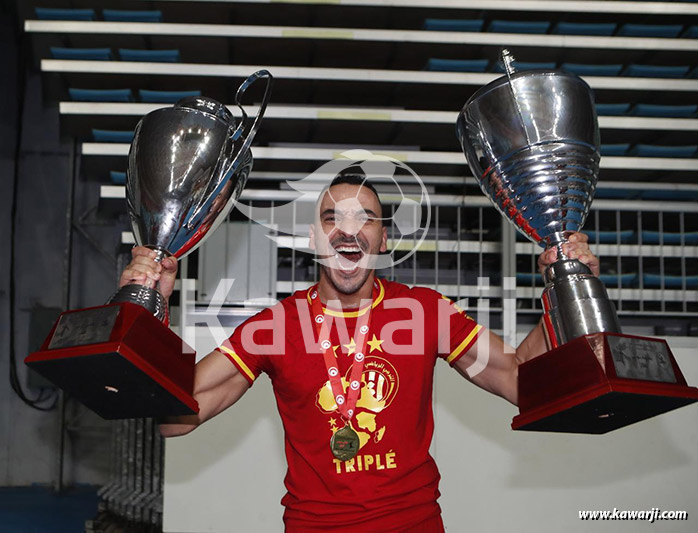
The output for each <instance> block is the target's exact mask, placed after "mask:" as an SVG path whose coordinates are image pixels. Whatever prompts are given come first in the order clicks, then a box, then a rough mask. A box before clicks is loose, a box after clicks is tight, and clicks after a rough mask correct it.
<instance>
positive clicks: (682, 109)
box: [630, 104, 698, 117]
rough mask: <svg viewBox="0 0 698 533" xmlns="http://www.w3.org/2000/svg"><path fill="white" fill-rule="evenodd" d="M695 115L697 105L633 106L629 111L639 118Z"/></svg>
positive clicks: (697, 108)
mask: <svg viewBox="0 0 698 533" xmlns="http://www.w3.org/2000/svg"><path fill="white" fill-rule="evenodd" d="M697 113H698V105H659V104H635V106H633V108H632V109H631V111H630V114H631V115H636V116H639V117H694V116H696V114H697Z"/></svg>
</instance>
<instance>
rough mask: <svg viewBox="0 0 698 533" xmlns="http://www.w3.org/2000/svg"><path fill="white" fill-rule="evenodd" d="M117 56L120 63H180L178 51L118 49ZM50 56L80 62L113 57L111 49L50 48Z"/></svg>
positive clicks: (111, 58) (107, 59)
mask: <svg viewBox="0 0 698 533" xmlns="http://www.w3.org/2000/svg"><path fill="white" fill-rule="evenodd" d="M117 54H118V57H119V59H121V61H149V62H164V63H178V62H179V61H180V59H181V58H180V54H179V50H133V49H130V48H119V49H118V50H117ZM51 56H52V57H53V58H54V59H75V60H82V61H112V60H113V59H114V58H115V57H117V56H115V55H114V54H113V53H112V50H111V48H62V47H58V46H52V47H51Z"/></svg>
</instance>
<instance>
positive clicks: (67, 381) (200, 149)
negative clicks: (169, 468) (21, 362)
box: [25, 70, 272, 418]
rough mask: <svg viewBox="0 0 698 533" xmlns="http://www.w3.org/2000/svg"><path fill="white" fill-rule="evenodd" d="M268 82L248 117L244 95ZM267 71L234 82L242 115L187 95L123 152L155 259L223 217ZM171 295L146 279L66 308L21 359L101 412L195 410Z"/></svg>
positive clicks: (191, 246)
mask: <svg viewBox="0 0 698 533" xmlns="http://www.w3.org/2000/svg"><path fill="white" fill-rule="evenodd" d="M262 78H266V80H267V84H266V89H265V93H264V97H263V101H262V104H261V106H260V108H259V111H258V114H257V116H256V117H255V119H254V121H252V124H251V125H250V124H249V122H250V121H249V120H248V117H247V114H246V113H245V110H244V108H243V107H242V105H241V103H240V99H241V97H242V95H243V94H244V93H245V91H246V90H247V88H248V87H249V86H250V85H252V83H254V82H255V81H257V80H258V79H262ZM271 85H272V76H271V74H270V73H269V72H268V71H265V70H262V71H258V72H255V73H254V74H252V75H251V76H250V77H249V78H247V79H246V80H245V81H244V82H243V83H242V85H241V86H240V87H239V89H238V91H237V93H236V96H235V104H236V105H237V106H238V108H239V110H240V112H241V114H242V116H241V118H240V120H239V122H238V121H236V120H235V118H234V117H233V114H232V113H231V112H230V111H229V110H228V109H227V108H226V107H225V106H224V105H222V104H220V103H218V102H217V101H215V100H212V99H210V98H206V97H189V98H185V99H182V100H180V101H178V102H177V103H176V104H175V105H174V106H173V107H168V108H162V109H158V110H155V111H153V112H151V113H149V114H147V115H146V116H144V117H143V118H142V119H141V120H140V122H139V123H138V125H137V126H136V129H135V132H134V139H133V142H132V143H131V148H130V150H129V155H128V171H127V178H126V198H127V203H128V212H129V215H130V218H131V225H132V229H133V234H134V237H135V240H136V243H137V244H138V245H139V246H147V247H149V248H151V249H152V250H155V252H156V258H155V261H156V262H160V261H162V260H163V259H164V258H165V257H168V256H173V257H176V258H180V257H183V256H185V255H186V254H189V253H191V252H192V251H194V250H195V249H196V248H197V247H198V246H199V245H201V244H202V243H203V242H204V240H205V239H206V237H207V236H208V235H210V234H211V232H213V231H214V230H215V229H216V228H217V227H218V225H220V224H221V222H223V221H224V220H225V219H226V217H227V215H228V213H229V212H230V210H231V209H232V207H233V206H234V205H235V202H236V201H237V199H238V198H239V197H240V194H241V193H242V190H243V188H244V186H245V183H246V181H247V178H248V176H249V173H250V170H251V169H252V161H253V159H252V153H251V150H250V145H251V143H252V140H253V139H254V136H255V134H256V132H257V129H258V128H259V125H260V121H261V119H262V116H263V115H264V111H265V109H266V106H267V103H268V101H269V96H270V92H271ZM168 324H169V312H168V306H167V301H166V300H165V298H164V297H163V296H162V294H160V292H159V291H158V290H157V287H154V286H150V285H138V284H130V285H126V286H124V287H122V288H121V289H119V290H117V291H116V293H115V294H114V295H113V296H112V297H111V299H110V300H109V303H108V304H107V305H106V306H101V307H95V308H90V309H82V310H77V311H67V312H65V313H63V314H62V315H61V316H60V317H59V319H58V321H57V322H56V325H55V326H54V328H53V330H52V331H51V333H50V334H49V336H48V338H47V339H46V341H45V342H44V344H43V346H42V348H41V350H40V351H38V352H36V353H34V354H31V355H30V356H29V357H27V359H26V360H25V361H26V363H27V364H28V365H29V366H31V367H32V368H34V369H35V370H37V371H38V372H39V373H41V374H42V375H44V376H45V377H47V378H48V379H49V380H51V381H53V382H54V383H56V385H58V386H59V387H60V388H62V389H64V390H66V391H67V392H69V393H70V394H71V395H72V396H74V397H75V398H76V399H78V400H79V401H81V402H82V403H83V404H85V405H87V406H88V407H89V408H91V409H92V410H93V411H95V412H97V413H98V414H99V415H101V416H102V417H104V418H134V417H144V416H165V415H180V414H193V413H196V412H198V405H197V403H196V401H195V400H194V398H193V397H192V392H193V377H194V365H195V354H194V351H193V350H192V349H191V348H189V347H188V346H186V344H185V343H184V342H183V341H182V340H181V339H180V338H179V337H178V336H177V335H176V334H175V333H173V332H172V331H171V330H170V329H169V327H168Z"/></svg>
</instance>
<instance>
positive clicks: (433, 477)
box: [120, 174, 598, 533]
mask: <svg viewBox="0 0 698 533" xmlns="http://www.w3.org/2000/svg"><path fill="white" fill-rule="evenodd" d="M381 216H382V208H381V204H380V200H379V198H378V195H377V193H376V191H375V189H374V188H373V187H372V186H371V185H370V184H369V183H368V182H365V176H360V175H351V174H340V175H339V176H338V177H337V178H335V180H334V181H333V182H332V183H331V185H330V186H329V187H328V188H327V189H326V190H325V191H323V192H322V193H321V195H320V198H319V200H318V204H317V207H316V217H315V223H314V224H313V226H311V233H310V247H311V248H312V249H314V250H315V251H316V254H317V258H318V260H319V262H320V264H321V268H320V280H319V282H318V284H317V285H316V286H315V287H311V288H310V289H308V290H303V291H297V292H296V293H295V294H293V295H292V296H290V297H289V298H287V299H285V300H283V301H282V302H280V303H279V304H277V305H275V306H273V307H272V308H269V309H265V310H264V311H262V312H261V313H259V314H258V315H256V316H255V317H252V318H251V319H249V320H248V321H246V322H245V323H244V324H242V325H241V326H239V327H238V328H236V330H235V332H234V333H233V335H232V336H231V338H230V339H229V340H228V341H227V342H226V343H224V345H222V346H221V347H219V348H218V349H217V350H215V351H213V352H212V353H210V354H209V355H207V356H206V357H205V358H204V359H203V360H201V362H199V363H198V365H197V367H196V376H195V384H194V396H195V398H196V400H197V401H198V402H199V406H200V412H199V414H198V415H196V416H190V417H179V418H177V419H174V420H171V421H168V423H166V424H163V425H161V432H162V434H163V435H164V436H166V437H172V436H177V435H184V434H186V433H188V432H190V431H192V430H193V429H195V428H196V427H197V426H198V425H200V424H201V423H203V422H205V421H206V420H208V419H210V418H212V417H213V416H215V415H217V414H218V413H220V412H221V411H223V410H224V409H226V408H228V407H230V406H231V405H233V404H234V403H235V402H236V401H237V400H238V399H239V398H240V397H241V396H242V395H243V394H244V393H245V391H246V390H247V389H248V388H249V387H250V386H251V385H252V383H253V382H254V381H255V379H256V378H257V377H258V376H259V374H260V373H262V372H265V373H267V374H268V375H269V377H270V379H271V381H272V386H273V389H274V394H275V396H276V400H277V405H278V408H279V413H280V415H281V418H282V422H283V425H284V431H285V449H286V458H287V461H288V473H287V476H286V479H285V485H286V488H287V490H288V492H287V494H286V496H284V498H283V500H282V504H283V505H284V506H285V507H286V511H285V513H284V522H285V525H286V530H287V531H289V532H295V531H330V530H335V529H340V530H341V531H357V532H358V531H361V532H368V531H381V532H388V531H417V532H425V533H432V532H434V533H437V532H442V531H443V524H442V522H441V511H440V508H439V505H438V503H437V498H438V496H439V492H438V481H439V473H438V470H437V468H436V465H435V463H434V461H433V459H432V458H431V457H430V455H429V452H428V449H429V444H430V442H431V437H432V432H433V415H432V406H431V398H432V383H433V372H434V365H435V362H436V359H437V358H442V359H444V360H446V361H447V362H448V363H449V364H451V365H452V366H454V367H455V368H456V370H457V371H458V372H460V373H461V374H462V375H463V376H464V377H466V379H469V380H470V381H472V382H473V383H475V384H476V385H478V386H480V387H482V388H483V389H485V390H488V391H490V392H492V393H494V394H497V395H499V396H501V397H503V398H505V399H507V400H508V401H510V402H512V403H514V404H516V402H517V369H518V365H519V364H521V363H522V362H524V361H526V360H528V359H531V358H533V357H536V356H537V355H540V354H541V353H543V352H545V351H546V345H545V338H544V333H543V329H542V327H541V326H540V324H539V325H538V326H536V327H535V328H534V329H533V330H532V331H531V333H530V334H529V335H528V336H527V337H526V339H525V340H524V341H523V342H522V343H521V345H520V346H519V347H518V348H517V349H516V350H514V349H513V348H509V347H507V346H505V344H504V342H503V341H502V339H501V338H499V337H498V336H497V335H495V334H493V333H492V332H490V331H486V330H484V329H483V328H481V327H480V326H479V325H477V324H476V323H475V322H474V321H473V320H472V319H471V318H470V317H468V316H467V315H466V314H465V313H464V312H463V311H462V310H460V309H459V308H458V307H456V306H455V305H454V304H453V303H452V302H451V301H450V300H448V299H446V298H444V297H442V296H441V295H440V294H439V293H437V292H436V291H433V290H431V289H426V288H419V287H415V288H408V287H406V286H405V285H402V284H399V283H394V282H388V281H385V280H380V279H378V278H377V277H376V276H375V273H374V270H373V268H372V266H373V262H374V261H375V258H376V257H377V256H378V254H380V253H381V252H385V251H386V247H387V229H386V228H385V227H384V226H383V224H382V222H381ZM565 252H566V253H567V254H568V256H570V257H572V258H578V259H579V260H580V261H582V262H584V263H586V264H587V265H589V266H590V267H591V268H592V270H593V271H594V273H595V274H597V275H598V260H597V258H596V257H594V256H593V254H592V253H591V251H590V250H589V247H588V244H587V238H586V236H584V235H583V234H579V233H577V234H573V235H572V236H571V238H570V243H569V244H568V245H566V247H565ZM555 254H556V252H555V251H554V250H551V251H548V252H546V253H544V254H542V255H541V256H540V258H539V261H538V265H539V268H540V269H541V270H542V269H544V268H545V267H546V266H547V265H549V264H550V263H552V262H553V261H554V260H555ZM152 258H153V253H152V252H151V251H150V250H148V249H146V248H135V249H134V250H133V261H132V262H131V263H130V264H129V265H128V267H127V268H126V270H125V271H124V273H123V275H122V277H121V282H120V284H121V285H125V284H128V283H145V282H147V281H150V282H151V283H152V282H155V281H159V282H160V290H161V292H162V293H163V295H164V296H165V297H169V295H170V294H171V292H172V288H173V286H174V279H175V274H176V270H177V265H176V261H175V260H174V259H172V258H169V259H166V260H165V261H163V262H162V264H161V265H156V264H155V263H154V262H153V260H152ZM483 347H484V348H485V350H483ZM478 351H480V352H481V353H480V355H481V356H482V353H483V352H484V354H485V355H486V359H487V364H486V365H484V368H482V369H481V371H479V372H477V373H475V372H472V375H471V374H469V372H468V369H469V367H471V365H473V363H474V362H476V361H477V360H478Z"/></svg>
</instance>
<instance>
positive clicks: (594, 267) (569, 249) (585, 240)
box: [538, 232, 599, 276]
mask: <svg viewBox="0 0 698 533" xmlns="http://www.w3.org/2000/svg"><path fill="white" fill-rule="evenodd" d="M562 251H563V252H564V253H565V254H567V257H569V258H570V259H578V260H579V261H580V262H581V263H584V264H585V265H586V266H588V267H589V268H590V269H591V272H592V273H593V274H594V276H598V275H599V258H598V257H596V256H595V255H594V254H593V253H591V249H590V248H589V237H588V236H587V235H585V234H584V233H579V232H577V233H573V234H572V235H570V237H569V242H567V243H565V244H563V245H562ZM555 261H557V249H556V248H552V249H550V250H546V251H545V252H543V253H542V254H540V255H539V256H538V270H539V271H540V273H541V274H542V273H543V272H544V271H545V269H546V268H548V265H551V264H552V263H554V262H555Z"/></svg>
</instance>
